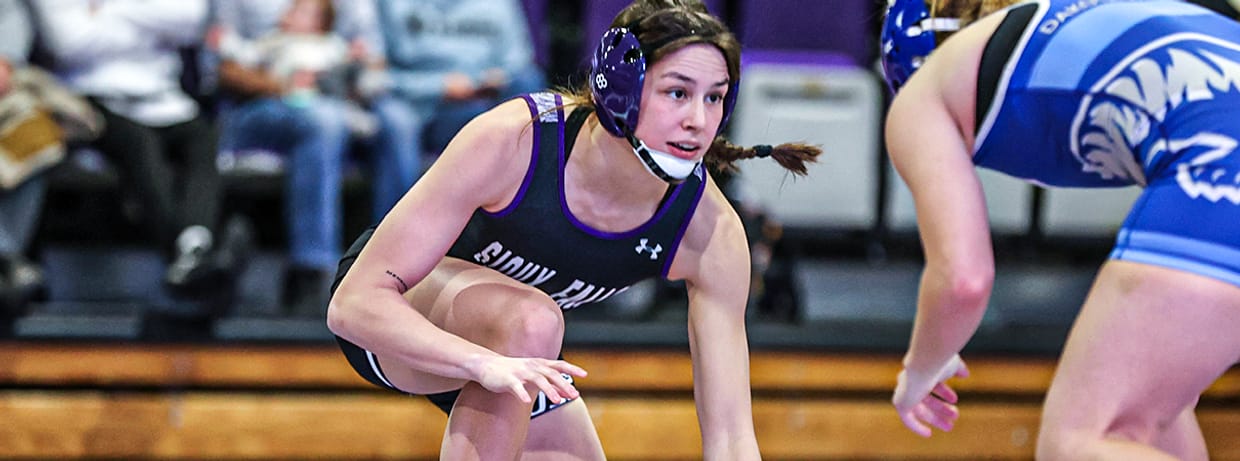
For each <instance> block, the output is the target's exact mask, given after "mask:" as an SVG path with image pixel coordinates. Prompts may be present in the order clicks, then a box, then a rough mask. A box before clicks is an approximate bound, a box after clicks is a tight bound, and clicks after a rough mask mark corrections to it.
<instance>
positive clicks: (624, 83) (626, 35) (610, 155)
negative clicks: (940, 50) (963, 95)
mask: <svg viewBox="0 0 1240 461" xmlns="http://www.w3.org/2000/svg"><path fill="white" fill-rule="evenodd" d="M613 26H614V28H612V29H611V30H609V31H608V32H607V33H606V34H605V35H604V36H603V37H602V39H601V40H600V43H599V45H598V48H597V50H596V52H595V54H594V60H593V65H592V69H591V72H590V75H589V78H588V82H587V83H586V85H585V86H583V87H582V88H580V89H578V90H576V91H569V92H539V93H533V94H528V95H525V96H523V97H520V98H516V99H512V100H509V101H507V102H504V103H502V104H500V105H498V106H497V107H495V108H494V109H492V110H490V111H488V112H486V113H484V114H482V115H480V116H478V117H477V118H475V119H474V120H473V121H471V122H470V123H469V124H468V125H466V126H465V128H464V129H462V130H461V132H460V133H459V134H458V135H457V136H456V137H455V138H454V139H453V140H452V141H451V142H450V143H449V144H448V147H447V149H446V150H445V151H444V153H443V155H442V156H441V157H440V158H439V160H438V161H436V163H435V164H434V165H433V166H432V167H431V168H430V169H429V170H428V172H427V173H426V175H425V176H423V178H422V179H421V180H419V181H418V183H417V184H415V185H414V187H413V189H412V190H411V191H410V192H409V194H408V195H406V196H405V197H404V198H403V199H401V201H400V202H399V203H398V204H397V205H396V207H395V208H394V209H393V211H392V212H391V213H390V214H389V215H388V216H387V217H386V218H385V219H384V220H383V221H382V222H380V223H379V224H378V226H377V227H376V228H374V229H372V230H369V231H367V232H366V233H364V234H363V235H362V236H361V237H360V238H359V239H358V240H357V241H356V242H355V243H354V245H353V247H352V248H351V249H350V250H349V251H347V252H346V253H345V257H344V258H343V259H342V260H341V264H340V272H339V274H338V276H337V286H336V288H335V291H334V295H333V297H332V300H331V302H330V305H329V308H328V316H327V323H328V326H329V328H330V329H331V330H332V331H333V332H334V333H335V334H336V335H337V338H338V342H339V343H340V346H341V348H342V350H343V351H344V355H345V356H346V358H347V359H348V361H349V362H350V363H351V364H352V365H353V367H354V369H355V370H356V371H357V372H358V373H359V374H360V375H361V376H363V377H364V378H366V379H367V380H369V381H370V382H372V383H374V384H375V385H377V386H380V387H384V388H388V389H392V390H396V391H400V392H404V393H408V394H418V395H427V396H428V397H429V398H430V399H431V401H432V402H434V403H436V404H438V405H439V406H440V407H441V408H442V409H444V410H445V412H448V413H449V418H448V429H447V432H446V434H445V440H444V443H443V446H442V452H441V458H443V459H472V458H478V459H516V458H518V457H522V456H523V457H524V458H525V459H547V458H548V457H557V458H556V459H603V457H604V455H603V452H602V447H601V445H600V443H599V439H598V435H597V433H596V432H595V430H594V426H593V423H592V422H591V421H590V416H589V413H588V412H587V411H586V407H585V402H584V401H582V398H581V396H580V395H579V393H578V392H577V390H576V388H575V387H574V386H573V380H574V379H577V378H581V377H584V376H585V374H586V371H585V370H583V369H581V368H579V367H577V366H575V365H573V364H571V363H570V362H567V361H564V360H561V359H559V357H560V352H561V351H560V345H561V342H562V340H563V335H564V330H565V328H569V327H570V325H566V324H565V320H564V314H563V312H564V311H566V310H569V309H574V308H587V307H582V306H585V305H587V304H590V303H594V302H598V301H602V300H604V299H607V298H609V297H611V296H612V295H615V294H617V293H620V292H622V291H624V290H625V289H626V288H628V287H629V286H631V285H632V284H634V283H636V282H637V281H640V280H643V279H647V278H651V277H664V278H667V279H671V280H684V281H685V282H686V285H687V287H688V296H689V319H690V320H689V325H688V326H689V338H690V352H691V355H692V358H693V363H694V370H695V373H694V377H695V384H694V386H695V390H696V391H695V395H697V397H698V398H697V407H698V414H699V418H700V422H701V428H702V442H703V450H704V453H703V455H704V457H705V458H706V459H758V458H759V452H758V445H757V440H756V437H755V435H754V429H753V420H752V416H751V405H750V395H749V385H748V383H749V374H748V373H749V370H748V360H747V359H746V358H747V357H748V343H747V340H746V334H745V306H746V297H747V295H748V287H749V250H748V248H747V246H746V239H745V234H744V230H743V229H742V226H741V222H740V219H739V218H738V217H737V214H736V212H735V211H734V210H733V209H732V207H731V205H730V204H729V203H728V201H727V200H726V199H725V198H724V196H723V193H722V192H720V190H719V188H718V187H717V185H716V184H715V182H714V180H713V179H712V178H711V177H710V176H709V175H708V174H707V171H706V165H704V163H705V164H711V165H714V166H717V167H721V168H728V167H730V166H731V164H732V162H734V161H736V160H740V159H746V158H752V157H771V158H772V159H774V160H777V161H779V162H780V163H781V164H782V165H783V166H785V167H786V168H788V169H789V170H790V171H792V172H794V173H802V174H803V173H804V172H805V163H806V162H809V161H813V160H814V159H815V157H816V156H817V155H818V154H819V153H820V150H819V149H818V148H816V147H812V146H808V145H804V144H784V145H780V146H777V147H771V146H758V147H756V148H750V149H743V148H740V147H737V146H734V145H731V144H729V143H728V142H726V141H725V140H723V139H722V138H721V137H719V131H720V128H721V127H722V125H723V124H724V123H725V122H726V119H727V116H728V114H729V113H730V112H731V110H732V105H733V103H734V102H735V101H736V88H737V82H738V78H739V61H740V59H739V58H740V56H739V54H740V47H739V44H738V43H737V42H736V39H735V38H734V37H733V36H732V34H731V33H730V32H729V31H728V30H727V28H726V27H725V26H724V25H723V24H722V23H721V22H720V21H719V20H718V19H717V18H715V17H713V16H711V15H710V14H709V13H708V12H707V11H706V8H705V7H704V6H703V5H702V4H701V3H700V2H697V1H686V0H638V1H636V2H634V3H632V4H631V5H629V6H628V7H627V8H625V9H624V10H623V11H621V12H620V14H619V15H618V16H617V17H616V18H615V20H614V22H613Z"/></svg>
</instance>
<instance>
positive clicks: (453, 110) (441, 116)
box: [420, 67, 546, 154]
mask: <svg viewBox="0 0 1240 461" xmlns="http://www.w3.org/2000/svg"><path fill="white" fill-rule="evenodd" d="M508 79H509V81H508V87H507V88H504V90H503V91H502V92H501V93H500V94H499V95H498V96H497V97H496V98H495V99H481V100H472V101H463V102H455V103H448V102H441V103H438V104H436V105H435V106H434V107H427V108H423V110H421V111H420V112H422V113H426V114H429V117H430V118H429V119H428V120H426V121H425V122H424V123H425V124H427V127H426V128H425V131H426V135H425V136H426V138H425V139H423V142H424V144H423V146H425V147H426V149H427V150H428V151H429V152H431V153H435V154H437V153H439V152H442V151H443V149H444V147H447V146H448V141H451V140H452V138H453V137H454V136H456V133H457V132H458V131H460V130H461V128H463V127H464V126H465V124H466V123H469V121H470V120H472V119H473V118H474V117H477V116H478V115H480V114H482V113H483V112H486V111H487V110H490V109H491V108H492V107H495V106H496V105H498V104H499V103H502V102H504V101H506V100H508V99H511V98H514V97H516V96H520V95H523V94H526V93H533V92H536V91H542V90H543V89H545V88H546V77H545V76H544V75H543V72H542V69H539V68H537V67H528V68H526V69H524V70H522V71H519V72H514V73H513V74H512V75H509V76H508Z"/></svg>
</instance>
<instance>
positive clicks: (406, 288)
mask: <svg viewBox="0 0 1240 461" xmlns="http://www.w3.org/2000/svg"><path fill="white" fill-rule="evenodd" d="M386 272H387V275H390V276H392V278H394V279H396V281H397V282H400V287H401V290H400V291H402V292H403V291H409V284H408V283H405V279H402V278H400V276H399V275H396V273H395V272H392V271H386Z"/></svg>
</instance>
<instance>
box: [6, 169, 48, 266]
mask: <svg viewBox="0 0 1240 461" xmlns="http://www.w3.org/2000/svg"><path fill="white" fill-rule="evenodd" d="M46 193H47V181H46V178H45V177H44V176H43V173H40V174H37V175H35V176H33V177H31V178H29V179H27V180H26V182H23V183H21V184H19V185H18V186H17V187H15V188H13V189H12V190H7V191H6V190H0V255H8V254H21V253H24V252H25V251H26V250H27V247H28V246H29V245H30V239H31V237H32V236H34V231H35V227H36V225H37V223H38V221H39V215H40V214H41V213H42V212H43V197H44V195H45V194H46Z"/></svg>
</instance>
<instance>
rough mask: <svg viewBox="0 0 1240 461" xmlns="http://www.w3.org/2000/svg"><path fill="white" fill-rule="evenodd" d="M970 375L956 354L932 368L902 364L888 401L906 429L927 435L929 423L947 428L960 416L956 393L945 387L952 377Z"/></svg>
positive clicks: (946, 429)
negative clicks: (920, 369) (928, 370)
mask: <svg viewBox="0 0 1240 461" xmlns="http://www.w3.org/2000/svg"><path fill="white" fill-rule="evenodd" d="M966 376H969V369H968V368H966V367H965V365H964V361H963V360H961V359H960V355H959V354H957V355H955V356H953V357H952V359H951V360H949V361H947V363H946V364H944V365H943V366H942V367H940V368H939V369H938V370H934V371H933V372H929V373H926V372H917V371H913V370H909V369H907V368H905V369H904V370H901V371H900V375H899V376H898V377H897V379H896V391H895V394H894V395H893V396H892V397H891V403H892V404H894V405H895V406H896V412H898V413H899V414H900V420H901V421H903V422H904V425H905V426H906V427H908V428H909V430H911V431H913V432H916V433H917V435H920V436H922V437H930V434H931V431H930V427H929V426H927V424H929V425H930V426H934V427H937V428H939V429H940V430H944V431H950V430H952V426H953V425H954V424H955V423H956V418H957V417H959V416H960V410H958V409H957V408H956V402H957V400H958V399H959V396H957V395H956V391H954V390H952V388H951V387H948V385H947V383H946V381H947V380H948V379H951V378H956V377H959V378H964V377H966Z"/></svg>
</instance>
